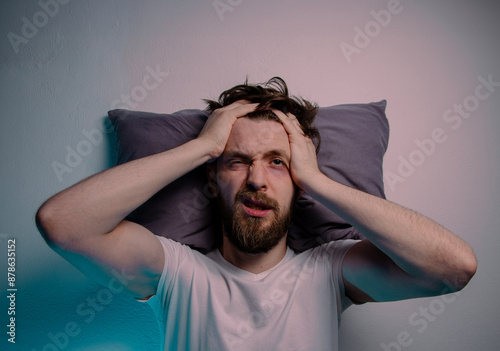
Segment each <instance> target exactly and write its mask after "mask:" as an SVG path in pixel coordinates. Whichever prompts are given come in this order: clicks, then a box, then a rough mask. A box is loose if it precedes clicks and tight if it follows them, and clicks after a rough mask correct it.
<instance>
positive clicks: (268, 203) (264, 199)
mask: <svg viewBox="0 0 500 351" xmlns="http://www.w3.org/2000/svg"><path fill="white" fill-rule="evenodd" d="M245 198H247V199H249V200H251V201H256V202H259V203H261V204H262V205H264V206H265V207H267V208H270V209H276V208H279V203H278V201H277V200H275V199H273V198H270V197H269V196H267V195H266V194H264V193H262V192H256V191H252V190H250V189H247V188H243V189H240V190H239V191H238V192H237V193H236V195H235V202H236V201H239V202H243V201H244V200H245Z"/></svg>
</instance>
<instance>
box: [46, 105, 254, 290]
mask: <svg viewBox="0 0 500 351" xmlns="http://www.w3.org/2000/svg"><path fill="white" fill-rule="evenodd" d="M257 105H258V104H250V103H248V102H247V101H238V102H235V103H233V104H231V105H228V106H225V107H223V108H220V109H217V110H215V111H214V112H213V113H212V114H211V115H210V117H209V118H208V119H207V122H206V123H205V126H204V128H203V130H202V131H201V133H200V135H199V136H198V138H196V139H193V140H191V141H189V142H187V143H185V144H183V145H180V146H178V147H176V148H174V149H171V150H167V151H164V152H161V153H158V154H155V155H151V156H147V157H144V158H141V159H137V160H134V161H130V162H127V163H124V164H122V165H119V166H115V167H113V168H110V169H107V170H105V171H103V172H101V173H98V174H96V175H94V176H92V177H89V178H87V179H85V180H83V181H82V182H80V183H78V184H75V185H73V186H72V187H70V188H68V189H66V190H63V191H62V192H60V193H59V194H56V195H55V196H53V197H52V198H50V199H49V200H48V201H46V202H45V204H43V205H42V206H41V207H40V209H39V210H38V213H37V217H36V221H37V225H38V228H39V230H40V232H41V233H42V235H43V236H44V238H45V239H46V241H47V242H48V243H49V245H50V246H51V247H52V248H53V249H54V250H55V251H56V252H58V253H59V254H61V256H63V257H64V258H66V259H67V260H68V261H69V262H71V263H72V264H73V265H75V266H76V267H78V268H79V269H80V270H81V271H83V272H84V273H85V274H87V275H88V276H89V277H92V278H93V279H95V280H97V281H100V282H101V283H103V284H106V282H108V281H109V279H112V277H113V272H114V271H118V272H124V273H125V274H127V276H130V277H134V278H133V279H132V280H131V281H130V282H128V284H127V291H129V292H130V293H131V294H133V295H134V296H136V297H146V296H149V295H151V294H154V293H155V291H156V284H157V282H158V279H159V276H160V274H161V271H162V268H163V262H164V255H163V250H162V248H161V245H160V243H159V241H158V239H157V238H156V237H155V236H154V235H153V233H151V232H150V231H149V230H147V229H146V228H144V227H141V226H139V225H137V224H135V223H132V222H128V221H126V220H124V218H125V217H126V216H127V215H128V214H129V213H130V212H131V211H133V210H134V209H136V208H137V207H139V206H140V205H141V204H142V203H144V202H145V201H147V200H148V199H149V198H150V197H151V196H153V195H154V194H156V193H157V192H158V191H159V190H161V189H162V188H164V187H165V186H166V185H168V184H170V183H171V182H173V181H175V180H176V179H178V178H179V177H181V176H183V175H184V174H186V173H188V172H190V171H192V170H193V169H194V168H196V167H198V166H200V165H202V164H203V163H205V162H207V161H210V160H214V159H215V158H217V157H219V156H220V155H221V154H222V152H223V151H224V149H225V147H226V143H227V140H228V138H229V134H230V133H231V130H232V128H233V124H234V122H235V121H236V120H237V119H238V118H239V117H242V116H245V115H246V114H248V113H250V112H252V111H254V110H255V108H256V107H257Z"/></svg>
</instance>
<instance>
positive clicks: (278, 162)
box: [271, 158, 286, 166]
mask: <svg viewBox="0 0 500 351" xmlns="http://www.w3.org/2000/svg"><path fill="white" fill-rule="evenodd" d="M271 163H272V164H273V166H286V164H285V162H283V160H282V159H279V158H275V159H273V160H272V161H271Z"/></svg>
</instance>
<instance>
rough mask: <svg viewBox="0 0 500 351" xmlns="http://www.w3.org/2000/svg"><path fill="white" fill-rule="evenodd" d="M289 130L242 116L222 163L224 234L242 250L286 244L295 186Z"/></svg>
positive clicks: (257, 250)
mask: <svg viewBox="0 0 500 351" xmlns="http://www.w3.org/2000/svg"><path fill="white" fill-rule="evenodd" d="M289 165H290V146H289V141H288V135H287V133H286V131H285V129H284V128H283V126H282V125H281V124H280V123H278V122H276V121H272V120H256V119H250V118H245V117H243V118H239V119H238V120H237V121H236V122H235V124H234V126H233V129H232V131H231V134H230V136H229V139H228V142H227V144H226V148H225V150H224V152H223V154H222V155H221V157H220V158H219V159H218V160H217V184H218V185H219V189H220V192H219V196H218V197H219V203H220V206H221V213H222V220H223V230H224V235H226V236H227V238H228V239H229V241H230V242H231V243H232V244H233V245H235V246H236V248H237V249H239V250H240V251H242V252H246V253H252V254H258V253H264V252H267V251H269V250H271V249H272V248H273V247H275V246H276V245H277V244H278V243H279V242H280V240H282V239H283V238H284V237H285V235H286V233H287V232H288V228H289V226H290V221H291V209H292V206H293V203H294V199H295V185H294V183H293V181H292V177H291V175H290V172H289Z"/></svg>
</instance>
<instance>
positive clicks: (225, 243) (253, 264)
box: [220, 236, 287, 274]
mask: <svg viewBox="0 0 500 351" xmlns="http://www.w3.org/2000/svg"><path fill="white" fill-rule="evenodd" d="M286 250H287V247H286V236H285V237H283V239H281V241H280V242H279V243H278V245H276V246H275V247H274V248H273V249H271V250H270V251H269V252H266V253H262V254H249V253H246V252H241V251H240V250H238V249H237V248H236V247H234V245H233V244H231V242H229V240H228V239H227V238H226V237H225V236H224V237H223V240H222V246H221V247H220V252H221V254H222V257H224V259H225V260H226V261H228V262H229V263H231V264H233V265H234V266H236V267H238V268H240V269H243V270H245V271H247V272H250V273H254V274H259V273H262V272H265V271H267V270H268V269H271V268H273V267H274V266H276V265H277V264H278V263H280V262H281V260H282V259H283V257H285V254H286Z"/></svg>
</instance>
